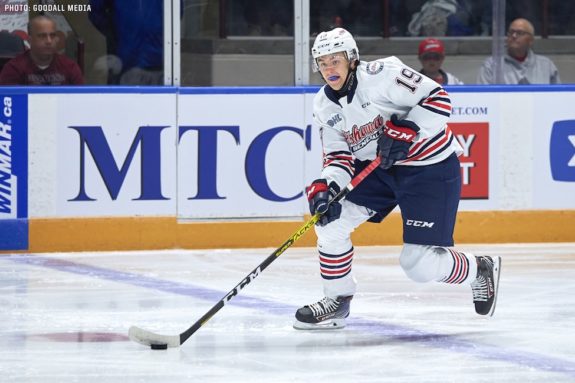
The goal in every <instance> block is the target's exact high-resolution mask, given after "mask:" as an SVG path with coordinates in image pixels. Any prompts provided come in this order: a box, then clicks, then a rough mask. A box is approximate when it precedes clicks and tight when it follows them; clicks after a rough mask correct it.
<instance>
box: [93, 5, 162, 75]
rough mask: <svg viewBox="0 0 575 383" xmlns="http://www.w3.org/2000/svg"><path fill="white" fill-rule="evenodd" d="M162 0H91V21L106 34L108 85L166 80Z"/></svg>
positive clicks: (105, 60)
mask: <svg viewBox="0 0 575 383" xmlns="http://www.w3.org/2000/svg"><path fill="white" fill-rule="evenodd" d="M163 4H164V2H163V0H153V1H152V0H149V1H146V2H144V1H141V0H121V1H120V0H90V7H91V12H90V14H89V18H90V21H91V22H92V24H94V26H95V27H96V28H97V29H98V30H99V31H100V32H101V33H102V34H103V35H104V36H105V37H106V43H107V45H108V49H107V50H108V52H107V53H108V56H107V57H106V56H104V57H103V58H102V59H100V60H99V62H101V61H103V62H105V63H107V66H108V69H109V74H108V84H121V85H162V84H163V83H164V68H163V67H164V51H163V45H164V24H163V16H162V15H163V14H164V9H163Z"/></svg>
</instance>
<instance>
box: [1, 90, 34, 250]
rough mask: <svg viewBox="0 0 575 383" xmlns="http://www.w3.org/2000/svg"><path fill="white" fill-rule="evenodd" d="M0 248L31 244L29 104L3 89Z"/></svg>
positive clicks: (13, 248) (25, 246)
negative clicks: (29, 238) (29, 215)
mask: <svg viewBox="0 0 575 383" xmlns="http://www.w3.org/2000/svg"><path fill="white" fill-rule="evenodd" d="M0 100H1V105H0V108H1V109H0V250H8V249H10V250H20V249H27V248H28V204H27V201H28V124H27V116H28V104H27V96H26V95H10V94H2V93H0Z"/></svg>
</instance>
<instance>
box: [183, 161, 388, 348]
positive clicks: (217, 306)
mask: <svg viewBox="0 0 575 383" xmlns="http://www.w3.org/2000/svg"><path fill="white" fill-rule="evenodd" d="M380 163H381V158H380V157H379V156H378V157H376V159H375V160H373V161H371V162H370V164H369V165H368V166H367V167H365V169H363V170H362V171H361V172H360V173H359V174H358V175H356V176H355V177H354V178H353V179H352V180H351V181H350V182H349V183H348V184H347V186H346V187H345V188H344V189H343V190H342V191H341V192H339V194H338V195H336V196H335V197H334V199H333V200H332V201H330V203H333V202H337V201H340V200H342V199H343V198H345V196H346V195H347V194H348V193H349V192H351V191H352V190H353V189H354V188H355V187H357V185H359V184H360V183H361V182H362V181H363V180H364V179H365V178H366V177H367V176H368V175H369V174H370V173H371V172H372V171H373V170H374V169H375V168H377V167H378V166H379V164H380ZM321 216H322V215H321V214H320V213H316V214H315V215H313V216H312V217H311V218H310V219H309V221H307V222H306V223H305V224H304V225H303V226H302V227H300V228H299V229H298V230H297V231H296V232H295V233H293V234H292V236H291V237H289V238H288V239H287V240H286V241H285V242H284V243H282V244H281V246H280V247H278V248H277V249H276V250H275V251H274V252H273V253H271V254H270V256H268V257H267V258H266V259H265V260H264V261H263V262H262V263H260V264H259V265H258V266H257V267H256V268H255V269H253V270H252V272H251V273H249V274H248V275H247V276H246V277H245V278H244V279H242V281H241V282H240V283H238V284H237V285H236V286H235V287H234V288H233V289H232V290H230V291H229V292H228V293H227V294H226V295H225V296H224V297H223V298H222V299H220V301H219V302H218V303H216V304H215V305H214V306H213V307H212V308H211V309H210V310H209V311H208V312H207V313H205V314H204V316H202V317H201V318H200V319H198V321H197V322H196V323H194V324H193V325H192V327H190V328H189V329H187V330H186V331H184V332H183V333H181V334H180V345H181V344H183V343H184V342H185V341H186V340H188V338H189V337H191V336H192V335H193V334H194V333H195V332H196V331H198V330H199V329H200V327H202V326H203V325H204V324H205V323H206V322H208V321H209V320H210V319H211V318H212V317H213V316H214V315H216V313H217V312H218V311H220V310H221V309H222V307H224V306H225V305H226V304H227V303H228V302H229V301H231V300H232V299H233V298H234V297H235V296H236V295H238V294H239V292H240V291H241V290H242V289H243V288H244V287H246V286H247V285H249V284H250V282H252V281H253V280H254V279H256V277H257V276H258V275H260V273H262V272H263V271H264V270H265V269H266V268H267V267H268V266H269V265H270V264H271V263H272V262H273V261H275V260H276V259H277V258H278V257H279V256H280V255H282V254H283V253H284V252H285V251H286V250H287V249H289V248H290V247H291V246H292V245H293V244H294V243H295V241H297V240H298V239H300V238H301V237H302V236H303V235H304V234H305V233H307V232H308V231H309V229H311V228H312V227H313V226H314V225H315V224H316V222H317V221H319V219H320V218H321Z"/></svg>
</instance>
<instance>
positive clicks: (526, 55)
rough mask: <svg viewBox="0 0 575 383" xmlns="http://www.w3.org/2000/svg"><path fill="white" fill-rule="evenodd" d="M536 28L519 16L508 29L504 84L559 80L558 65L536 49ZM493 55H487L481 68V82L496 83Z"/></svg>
mask: <svg viewBox="0 0 575 383" xmlns="http://www.w3.org/2000/svg"><path fill="white" fill-rule="evenodd" d="M534 34H535V29H534V28H533V24H531V23H530V22H529V21H528V20H526V19H516V20H514V21H513V22H512V23H511V24H510V25H509V29H508V30H507V39H506V53H505V55H504V56H503V66H502V68H501V70H502V73H503V79H502V81H503V84H560V83H561V79H560V78H559V72H558V71H557V67H556V66H555V64H554V63H553V61H551V60H550V59H549V58H547V57H545V56H541V55H537V54H535V53H534V52H533V50H532V49H531V47H532V46H533V40H534ZM493 61H494V59H493V57H488V58H487V59H486V60H485V61H484V62H483V66H482V67H481V69H480V70H479V76H478V78H477V82H478V83H479V84H494V83H495V76H494V73H493V65H494V62H493Z"/></svg>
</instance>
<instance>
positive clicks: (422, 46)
mask: <svg viewBox="0 0 575 383" xmlns="http://www.w3.org/2000/svg"><path fill="white" fill-rule="evenodd" d="M444 59H445V48H444V46H443V42H442V41H441V40H438V39H432V38H429V39H425V40H423V41H422V42H421V43H419V61H420V62H421V66H422V69H421V70H420V71H419V72H420V73H422V74H424V75H425V76H427V77H429V78H430V79H432V80H433V81H435V82H436V83H438V84H441V85H463V82H462V81H461V80H459V79H458V78H457V77H455V76H454V75H452V74H451V73H447V72H445V71H444V70H443V69H441V65H443V60H444Z"/></svg>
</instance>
